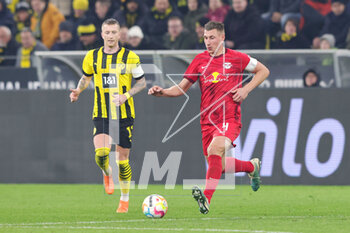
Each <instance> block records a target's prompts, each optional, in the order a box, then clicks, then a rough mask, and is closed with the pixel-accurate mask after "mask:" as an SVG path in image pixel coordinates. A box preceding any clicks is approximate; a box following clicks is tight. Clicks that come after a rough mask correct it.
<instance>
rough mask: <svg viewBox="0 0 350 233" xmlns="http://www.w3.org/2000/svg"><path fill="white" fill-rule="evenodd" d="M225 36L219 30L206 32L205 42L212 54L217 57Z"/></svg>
mask: <svg viewBox="0 0 350 233" xmlns="http://www.w3.org/2000/svg"><path fill="white" fill-rule="evenodd" d="M224 39H225V34H223V33H222V32H219V31H217V30H210V31H206V30H205V31H204V42H205V46H206V47H207V50H208V52H209V53H210V54H212V55H215V54H214V53H217V52H218V51H217V50H218V47H219V46H221V45H222V44H223V42H224Z"/></svg>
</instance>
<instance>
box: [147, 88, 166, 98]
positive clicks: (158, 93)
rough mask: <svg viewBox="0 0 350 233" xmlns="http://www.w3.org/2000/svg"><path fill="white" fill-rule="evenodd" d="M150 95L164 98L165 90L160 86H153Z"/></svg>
mask: <svg viewBox="0 0 350 233" xmlns="http://www.w3.org/2000/svg"><path fill="white" fill-rule="evenodd" d="M148 94H149V95H154V96H162V95H163V88H161V87H159V86H153V87H151V88H150V89H149V90H148Z"/></svg>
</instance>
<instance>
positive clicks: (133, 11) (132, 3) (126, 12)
mask: <svg viewBox="0 0 350 233" xmlns="http://www.w3.org/2000/svg"><path fill="white" fill-rule="evenodd" d="M145 15H146V7H145V6H144V4H143V2H142V1H141V0H127V1H125V2H124V3H123V5H122V7H121V9H119V10H117V11H116V12H115V14H114V15H113V18H115V19H116V20H118V22H119V23H120V25H126V26H127V27H128V28H130V27H132V26H134V25H139V26H142V24H143V21H144V17H145Z"/></svg>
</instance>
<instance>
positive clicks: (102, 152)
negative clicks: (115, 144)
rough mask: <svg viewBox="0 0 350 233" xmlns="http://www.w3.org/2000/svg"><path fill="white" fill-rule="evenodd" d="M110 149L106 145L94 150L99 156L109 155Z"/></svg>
mask: <svg viewBox="0 0 350 233" xmlns="http://www.w3.org/2000/svg"><path fill="white" fill-rule="evenodd" d="M110 151H111V149H109V148H108V147H101V148H97V149H96V150H95V152H96V156H99V157H101V156H106V155H109V152H110Z"/></svg>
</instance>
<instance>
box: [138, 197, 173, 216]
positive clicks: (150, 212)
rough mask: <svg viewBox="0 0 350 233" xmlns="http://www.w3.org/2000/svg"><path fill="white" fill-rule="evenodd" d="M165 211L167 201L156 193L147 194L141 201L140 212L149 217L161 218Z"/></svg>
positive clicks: (166, 209)
mask: <svg viewBox="0 0 350 233" xmlns="http://www.w3.org/2000/svg"><path fill="white" fill-rule="evenodd" d="M167 211H168V203H167V201H166V200H165V198H164V197H162V196H161V195H158V194H152V195H149V196H148V197H146V198H145V200H144V201H143V203H142V212H143V214H144V215H146V216H147V217H149V218H163V217H164V215H165V214H166V212H167Z"/></svg>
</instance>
